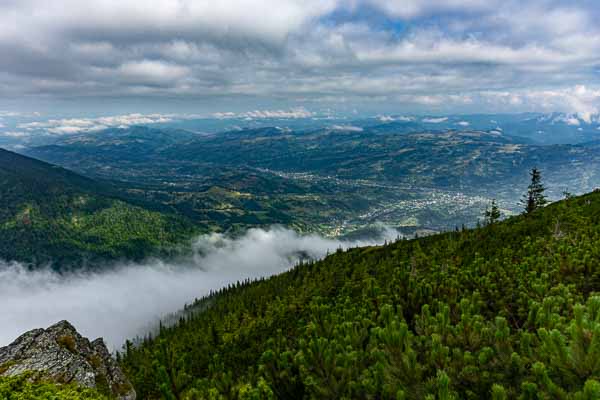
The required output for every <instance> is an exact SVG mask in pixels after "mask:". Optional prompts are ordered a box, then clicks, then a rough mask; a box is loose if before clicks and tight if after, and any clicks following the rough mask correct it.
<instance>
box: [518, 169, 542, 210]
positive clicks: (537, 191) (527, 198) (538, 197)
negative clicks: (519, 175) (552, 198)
mask: <svg viewBox="0 0 600 400" xmlns="http://www.w3.org/2000/svg"><path fill="white" fill-rule="evenodd" d="M529 176H531V183H530V184H529V186H528V187H527V193H526V194H525V195H523V199H522V200H521V204H523V205H524V206H525V212H526V213H527V214H530V213H532V212H534V211H535V210H537V209H538V208H540V207H544V206H545V205H546V204H547V203H548V201H547V200H546V196H544V191H545V190H546V188H544V185H543V184H542V173H541V172H540V170H539V169H537V168H533V169H532V170H531V172H530V173H529Z"/></svg>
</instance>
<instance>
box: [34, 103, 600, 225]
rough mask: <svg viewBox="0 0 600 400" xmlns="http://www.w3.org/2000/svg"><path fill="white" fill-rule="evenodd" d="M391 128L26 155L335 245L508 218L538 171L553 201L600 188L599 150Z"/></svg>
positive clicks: (135, 133) (222, 217)
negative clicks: (356, 236) (492, 205)
mask: <svg viewBox="0 0 600 400" xmlns="http://www.w3.org/2000/svg"><path fill="white" fill-rule="evenodd" d="M390 118H392V117H390ZM396 118H397V119H398V120H395V121H391V122H385V123H378V124H373V125H371V126H367V125H368V124H366V123H363V124H362V125H336V126H326V127H324V128H318V129H300V130H291V129H289V128H282V127H265V128H257V129H236V130H231V131H226V132H219V133H211V134H198V133H191V132H188V131H182V130H175V129H170V130H161V129H156V128H148V127H133V128H128V129H110V130H107V131H101V132H96V133H86V134H80V135H74V136H68V137H65V138H64V139H62V140H58V141H56V142H55V143H54V144H52V145H46V146H36V147H31V148H28V149H26V150H24V152H25V153H26V154H28V155H31V156H33V157H36V158H40V159H43V160H46V161H48V162H52V163H55V164H58V165H61V166H64V167H67V168H70V169H73V170H75V171H77V172H79V173H82V174H84V175H86V176H91V177H95V178H99V179H109V180H113V181H118V183H117V186H119V187H120V189H121V190H122V191H123V192H124V193H127V195H128V196H130V197H131V198H135V199H137V200H140V201H142V200H143V201H147V202H149V203H153V204H157V205H161V206H163V207H169V208H171V209H172V210H175V211H176V212H177V213H180V214H181V215H185V216H186V217H187V218H190V219H191V220H193V221H195V222H197V223H202V224H204V225H207V226H209V227H210V228H211V229H216V230H234V231H235V230H240V229H245V228H247V227H248V226H256V225H269V224H273V223H280V224H284V225H289V226H293V227H295V228H296V229H299V230H310V231H319V232H322V233H325V234H331V235H339V234H347V233H352V232H356V231H360V230H361V229H364V228H367V227H369V226H373V224H377V223H379V222H383V223H386V224H390V225H392V226H396V227H399V228H400V229H401V230H403V231H404V232H406V233H409V234H410V233H414V232H415V231H418V230H424V231H431V230H433V231H439V230H444V229H453V228H454V226H456V225H460V224H463V223H466V224H474V223H475V222H476V221H477V219H478V217H479V216H480V214H481V210H482V209H483V208H485V206H486V205H487V204H488V203H489V201H490V199H491V198H497V199H498V200H499V202H500V205H501V207H502V208H503V209H504V212H505V213H512V212H516V211H518V205H517V203H518V200H519V198H520V196H521V194H522V193H523V192H524V190H525V188H526V186H527V180H528V171H529V170H530V169H531V168H532V167H538V168H540V169H541V170H542V173H543V176H544V179H545V182H546V184H547V186H548V189H549V194H550V196H551V198H555V199H556V198H559V197H561V196H562V192H563V191H565V190H568V191H570V192H574V193H583V192H586V191H590V190H593V189H594V188H595V187H597V186H600V174H599V173H598V171H600V169H599V168H598V167H600V152H599V151H598V150H599V144H598V142H594V141H588V142H586V143H579V144H549V145H548V144H547V145H542V144H539V143H536V142H535V141H534V140H532V139H531V138H526V137H524V136H517V135H510V134H508V133H506V132H505V131H504V130H502V129H498V128H497V127H496V128H494V129H489V130H476V129H466V128H465V127H464V126H463V127H462V129H452V130H448V129H444V127H445V126H450V125H456V124H457V122H455V121H453V120H451V119H449V118H445V119H444V118H442V119H443V121H440V119H434V118H433V117H431V118H429V119H427V118H422V120H425V119H427V120H428V121H430V122H426V124H429V125H435V126H436V129H428V130H423V129H424V128H423V122H422V121H414V120H410V119H404V120H400V118H399V117H396ZM478 118H480V119H481V118H483V117H481V116H479V117H478ZM486 118H487V121H495V120H493V119H491V118H490V117H486ZM523 118H525V119H524V120H526V121H529V122H528V123H534V122H532V121H534V120H535V121H537V119H535V118H538V117H535V118H534V117H533V116H529V115H527V116H525V115H524V116H523ZM498 119H499V117H498ZM513 119H514V117H513ZM432 121H433V122H432ZM471 121H472V124H473V125H475V122H473V119H471ZM459 122H460V121H459ZM480 123H481V124H483V122H480ZM495 123H498V124H500V123H501V121H495ZM444 124H445V125H444ZM469 124H471V123H469ZM563 125H564V124H563ZM565 126H568V125H565ZM153 138H156V140H153ZM590 138H591V137H590Z"/></svg>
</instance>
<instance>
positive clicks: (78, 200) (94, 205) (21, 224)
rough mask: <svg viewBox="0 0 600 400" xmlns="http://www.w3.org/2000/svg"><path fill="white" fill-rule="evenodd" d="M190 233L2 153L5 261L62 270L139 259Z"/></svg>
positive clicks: (80, 180) (69, 176)
mask: <svg viewBox="0 0 600 400" xmlns="http://www.w3.org/2000/svg"><path fill="white" fill-rule="evenodd" d="M191 233H192V228H191V226H190V225H189V224H188V223H186V222H185V221H184V220H182V219H181V218H178V217H174V216H171V215H169V214H164V213H160V212H157V211H153V210H149V209H145V208H142V207H139V206H136V205H132V204H130V203H128V202H126V201H123V200H120V199H118V198H116V197H114V196H113V195H112V193H111V191H110V190H108V188H106V187H104V186H103V185H102V184H101V183H99V182H97V181H94V180H91V179H88V178H84V177H82V176H80V175H77V174H75V173H73V172H70V171H67V170H65V169H63V168H60V167H57V166H53V165H50V164H46V163H44V162H41V161H38V160H34V159H31V158H28V157H24V156H21V155H18V154H15V153H12V152H9V151H6V150H2V149H0V237H1V238H2V240H1V241H0V259H2V260H18V261H25V262H31V263H34V264H47V263H51V264H53V265H55V266H60V267H61V268H65V267H67V266H69V265H73V264H75V263H81V262H82V261H84V260H89V261H92V260H96V261H98V260H101V259H102V260H106V259H115V258H119V257H126V258H130V259H139V258H142V257H144V256H147V255H150V254H157V253H159V252H161V251H170V250H169V249H171V248H172V247H174V246H176V245H177V244H179V243H181V242H182V241H184V240H185V239H186V238H189V237H190V235H191Z"/></svg>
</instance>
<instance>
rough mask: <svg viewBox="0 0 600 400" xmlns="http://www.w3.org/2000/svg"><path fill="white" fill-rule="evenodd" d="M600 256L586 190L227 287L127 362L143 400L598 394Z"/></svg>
mask: <svg viewBox="0 0 600 400" xmlns="http://www.w3.org/2000/svg"><path fill="white" fill-rule="evenodd" d="M599 260H600V193H591V194H588V195H585V196H582V197H577V198H571V199H568V200H565V201H561V202H558V203H554V204H552V205H550V206H547V207H545V208H542V209H539V210H537V211H535V212H532V213H530V214H528V215H523V216H518V217H514V218H510V219H508V220H506V221H503V222H497V223H492V224H490V225H488V226H486V227H483V228H481V229H475V230H466V231H454V232H448V233H444V234H440V235H435V236H430V237H425V238H420V239H416V240H410V241H406V240H400V241H397V242H395V243H392V244H388V245H386V246H382V247H370V248H357V249H353V250H349V251H346V252H342V251H338V252H336V253H335V254H333V255H331V256H329V257H327V258H326V259H324V260H323V261H319V262H315V263H308V264H303V265H299V266H297V267H296V268H294V269H292V270H291V271H289V272H286V273H284V274H281V275H279V276H275V277H272V278H269V279H265V280H261V281H257V282H244V283H240V284H238V285H235V286H232V287H229V288H226V289H223V290H221V291H219V292H218V293H214V294H213V295H211V296H209V297H207V298H203V299H201V300H198V301H197V302H196V303H195V304H194V305H193V306H191V307H189V308H188V309H187V310H186V313H185V314H184V315H185V317H182V318H181V320H180V322H179V323H178V324H177V325H176V326H173V327H169V328H162V329H161V331H160V334H158V336H157V337H155V338H152V339H145V340H144V341H143V342H142V343H140V344H139V346H133V345H132V344H128V345H127V346H126V347H127V348H126V351H125V353H124V354H123V355H122V357H121V364H122V366H123V367H124V368H125V369H126V372H127V373H128V376H129V378H130V379H131V380H132V382H133V384H134V385H135V387H136V390H137V392H138V396H139V397H140V398H148V399H153V398H165V399H206V398H209V399H235V398H240V399H269V398H280V399H343V398H346V399H349V398H366V399H480V398H492V399H495V400H500V399H517V398H519V399H597V398H599V397H600V294H599V293H598V291H599V290H600V270H599V268H598V261H599Z"/></svg>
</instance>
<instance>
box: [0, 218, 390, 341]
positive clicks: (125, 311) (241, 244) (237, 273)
mask: <svg viewBox="0 0 600 400" xmlns="http://www.w3.org/2000/svg"><path fill="white" fill-rule="evenodd" d="M396 236H397V233H396V232H395V231H393V230H384V231H383V232H382V235H381V237H380V238H377V239H373V240H367V241H354V242H347V241H339V240H333V239H325V238H323V237H320V236H316V235H309V236H301V235H298V234H297V233H295V232H294V231H291V230H287V229H283V228H273V229H270V230H262V229H251V230H249V231H248V232H247V233H246V234H245V235H244V236H242V237H240V238H237V239H231V238H228V237H226V236H223V235H220V234H211V235H206V236H202V237H199V238H198V239H197V241H196V243H195V248H196V250H197V253H196V255H195V256H194V257H193V259H191V260H188V261H185V262H177V263H174V262H165V261H158V260H154V261H148V262H145V263H141V264H124V265H119V266H115V267H113V268H111V269H109V270H107V271H105V272H100V273H81V274H69V275H59V274H56V273H54V272H51V271H49V270H41V271H33V272H32V271H28V270H27V269H26V268H25V267H23V266H22V265H20V264H18V263H10V264H8V263H4V262H3V263H0V346H4V345H7V344H8V343H10V342H11V341H12V340H14V339H15V338H16V337H17V336H18V335H20V334H22V333H24V332H25V331H27V330H30V329H33V328H40V327H46V326H49V325H50V324H52V323H55V322H57V321H59V320H62V319H67V320H69V321H70V322H71V323H73V324H74V325H75V327H76V328H77V329H78V330H79V331H80V332H81V333H82V334H83V335H85V336H88V337H90V338H96V337H99V336H102V337H104V338H105V340H106V341H107V343H108V344H109V345H110V346H111V347H112V348H113V349H118V348H120V346H121V345H122V344H123V342H124V341H125V339H127V338H133V337H135V336H137V335H144V334H145V333H146V332H147V331H148V330H149V329H150V328H151V327H152V326H153V325H154V324H156V323H157V321H158V320H159V319H160V318H161V317H163V316H165V315H166V314H169V313H172V312H175V311H177V310H179V309H181V308H182V307H183V305H184V304H190V303H191V302H192V301H193V300H194V299H195V298H199V297H202V296H203V295H205V294H208V292H209V291H210V290H211V289H218V288H221V287H223V286H226V285H227V284H229V283H232V282H236V281H238V280H243V279H247V278H258V277H261V276H268V275H272V274H277V273H280V272H282V271H285V270H287V269H289V268H290V267H292V266H293V265H294V264H296V263H297V262H298V260H299V259H300V257H303V256H306V255H308V256H310V257H312V258H321V257H323V256H325V255H326V254H327V252H333V251H335V250H336V249H337V248H340V247H342V248H347V247H354V246H359V245H366V244H373V243H376V242H382V241H383V240H385V239H387V240H390V239H393V238H395V237H396Z"/></svg>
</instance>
